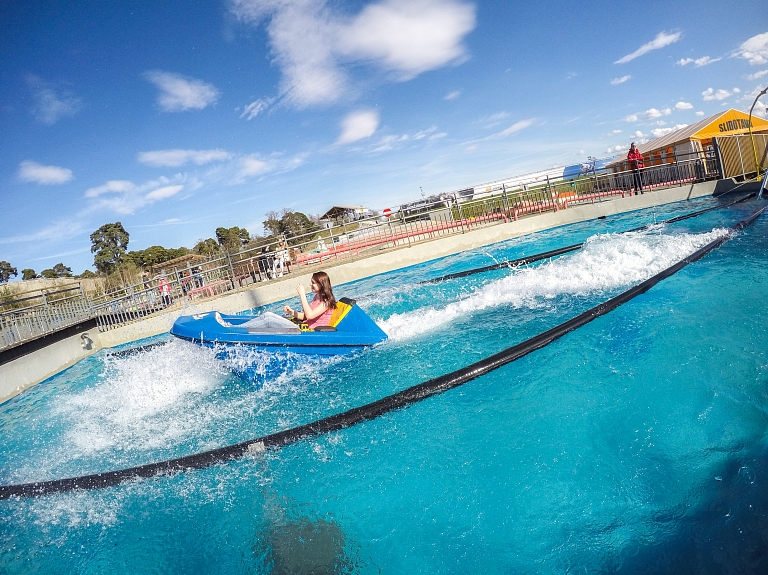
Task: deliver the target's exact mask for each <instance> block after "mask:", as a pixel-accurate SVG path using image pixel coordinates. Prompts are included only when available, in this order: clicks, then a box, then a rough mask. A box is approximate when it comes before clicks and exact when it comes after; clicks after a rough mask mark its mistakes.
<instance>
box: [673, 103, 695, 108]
mask: <svg viewBox="0 0 768 575" xmlns="http://www.w3.org/2000/svg"><path fill="white" fill-rule="evenodd" d="M692 108H693V104H690V103H688V102H678V103H677V104H675V110H690V109H692Z"/></svg>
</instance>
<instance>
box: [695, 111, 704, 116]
mask: <svg viewBox="0 0 768 575" xmlns="http://www.w3.org/2000/svg"><path fill="white" fill-rule="evenodd" d="M696 115H697V116H703V115H704V112H702V111H701V110H699V111H698V112H696Z"/></svg>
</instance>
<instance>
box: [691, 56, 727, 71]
mask: <svg viewBox="0 0 768 575" xmlns="http://www.w3.org/2000/svg"><path fill="white" fill-rule="evenodd" d="M720 60H722V58H710V57H709V56H704V57H703V58H696V60H694V61H693V65H694V66H696V67H697V68H701V67H702V66H708V65H710V64H714V63H715V62H719V61H720Z"/></svg>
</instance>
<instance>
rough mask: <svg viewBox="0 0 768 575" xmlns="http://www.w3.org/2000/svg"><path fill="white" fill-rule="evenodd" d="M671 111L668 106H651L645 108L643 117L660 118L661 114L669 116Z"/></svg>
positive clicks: (648, 118) (647, 118)
mask: <svg viewBox="0 0 768 575" xmlns="http://www.w3.org/2000/svg"><path fill="white" fill-rule="evenodd" d="M671 113H672V110H670V109H669V108H664V109H663V110H657V109H656V108H651V109H650V110H646V111H645V113H644V114H643V117H644V118H645V119H646V120H653V119H654V118H661V117H662V116H669V115H670V114H671Z"/></svg>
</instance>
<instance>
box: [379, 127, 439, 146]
mask: <svg viewBox="0 0 768 575" xmlns="http://www.w3.org/2000/svg"><path fill="white" fill-rule="evenodd" d="M436 132H437V127H436V126H432V127H431V128H427V129H426V130H419V131H418V132H416V133H415V134H403V135H402V136H396V135H393V134H389V135H387V136H384V137H383V138H381V139H380V140H379V141H378V142H376V144H374V145H375V146H376V147H375V148H373V149H372V150H371V152H388V151H389V150H394V149H395V147H396V146H398V144H403V143H405V142H415V141H418V140H423V139H425V138H428V139H429V140H430V141H434V140H439V139H440V138H444V137H445V136H447V135H448V134H447V133H446V132H438V133H436Z"/></svg>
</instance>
